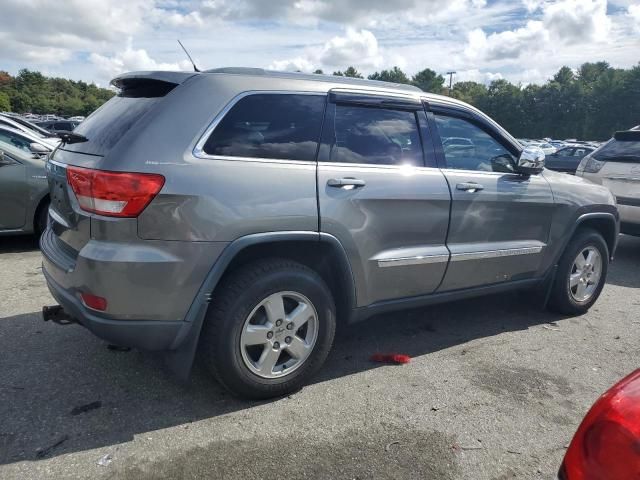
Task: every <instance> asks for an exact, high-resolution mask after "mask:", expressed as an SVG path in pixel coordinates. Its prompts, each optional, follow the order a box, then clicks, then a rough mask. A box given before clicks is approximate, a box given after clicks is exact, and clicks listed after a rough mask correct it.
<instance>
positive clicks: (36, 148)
mask: <svg viewBox="0 0 640 480" xmlns="http://www.w3.org/2000/svg"><path fill="white" fill-rule="evenodd" d="M29 150H31V153H35V154H36V155H46V154H47V153H49V149H48V148H47V147H45V146H44V145H40V144H39V143H35V142H34V143H31V144H30V145H29Z"/></svg>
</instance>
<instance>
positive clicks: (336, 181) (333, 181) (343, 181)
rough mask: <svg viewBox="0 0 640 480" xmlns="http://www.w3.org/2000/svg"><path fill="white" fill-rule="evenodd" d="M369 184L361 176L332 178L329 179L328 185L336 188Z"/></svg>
mask: <svg viewBox="0 0 640 480" xmlns="http://www.w3.org/2000/svg"><path fill="white" fill-rule="evenodd" d="M366 184H367V182H365V181H364V180H360V179H359V178H351V177H346V178H330V179H329V180H327V185H328V186H330V187H334V188H347V189H349V188H358V187H364V186H365V185H366Z"/></svg>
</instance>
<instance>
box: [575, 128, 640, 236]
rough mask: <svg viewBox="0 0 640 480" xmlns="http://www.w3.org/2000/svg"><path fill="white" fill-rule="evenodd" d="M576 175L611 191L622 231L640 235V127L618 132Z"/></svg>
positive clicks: (583, 163)
mask: <svg viewBox="0 0 640 480" xmlns="http://www.w3.org/2000/svg"><path fill="white" fill-rule="evenodd" d="M576 175H577V176H580V177H584V178H587V179H589V180H591V181H592V182H594V183H599V184H600V185H604V186H605V187H607V188H608V189H609V190H611V193H613V194H614V195H615V197H616V201H617V202H618V212H620V231H621V232H622V233H627V234H629V235H640V125H638V126H637V127H634V128H632V129H631V130H627V131H623V132H616V134H615V135H614V136H613V138H612V139H611V140H609V141H608V142H607V143H605V144H604V145H601V146H600V147H599V148H597V149H596V150H594V151H593V152H591V153H590V154H589V155H587V156H586V157H584V158H583V159H582V161H581V162H580V165H578V170H577V171H576Z"/></svg>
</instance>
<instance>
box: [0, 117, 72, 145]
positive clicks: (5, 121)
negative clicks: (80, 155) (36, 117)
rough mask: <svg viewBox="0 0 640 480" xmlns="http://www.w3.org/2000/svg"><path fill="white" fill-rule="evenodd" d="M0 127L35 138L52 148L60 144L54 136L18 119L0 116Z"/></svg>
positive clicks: (58, 139)
mask: <svg viewBox="0 0 640 480" xmlns="http://www.w3.org/2000/svg"><path fill="white" fill-rule="evenodd" d="M0 126H2V127H7V128H11V129H13V130H18V131H20V132H24V133H25V134H27V135H29V136H33V137H36V138H37V139H38V142H44V143H46V144H48V145H50V146H52V147H56V146H57V145H58V144H59V143H60V138H58V137H57V136H56V135H55V134H52V133H51V132H48V131H47V130H45V129H43V128H41V127H38V126H37V125H34V124H32V123H30V122H28V121H26V120H22V119H19V118H13V117H9V116H8V115H2V114H0Z"/></svg>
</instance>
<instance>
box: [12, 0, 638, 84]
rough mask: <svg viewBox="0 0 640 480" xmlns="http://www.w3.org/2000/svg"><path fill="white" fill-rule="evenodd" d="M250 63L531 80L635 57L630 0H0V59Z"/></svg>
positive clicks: (101, 78) (56, 65) (177, 65)
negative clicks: (393, 68) (431, 71)
mask: <svg viewBox="0 0 640 480" xmlns="http://www.w3.org/2000/svg"><path fill="white" fill-rule="evenodd" d="M177 38H180V39H181V40H182V41H183V43H184V44H185V45H186V46H187V48H188V49H189V50H190V51H191V54H192V56H193V57H194V58H195V60H196V63H197V64H198V66H199V67H200V68H201V69H205V68H214V67H220V66H257V67H268V68H275V69H280V70H302V71H313V70H315V69H316V68H321V69H323V70H324V71H325V72H332V71H334V70H337V69H344V68H346V67H347V66H349V65H354V66H356V67H357V68H358V69H359V70H361V71H363V72H364V73H371V72H373V71H375V70H379V69H381V68H386V67H391V66H393V65H398V66H400V67H401V68H403V69H404V70H405V71H407V72H408V73H411V74H412V73H415V72H416V71H418V70H421V69H422V68H425V67H429V68H432V69H434V70H436V71H438V72H440V73H444V72H446V71H448V70H456V71H457V72H458V74H457V76H456V78H457V79H458V80H476V81H482V82H488V81H490V80H492V79H494V78H506V79H508V80H511V81H513V82H522V83H532V82H533V83H540V82H543V81H544V80H546V79H547V78H548V77H549V76H550V75H552V74H553V73H554V72H555V71H556V70H557V69H558V68H559V67H561V66H562V65H568V66H570V67H577V66H578V65H580V64H581V63H582V62H585V61H598V60H605V61H607V62H609V63H610V64H611V65H613V66H617V67H630V66H632V65H635V64H637V63H638V62H639V61H640V0H610V1H608V2H607V1H605V0H559V1H551V0H549V1H543V0H510V1H507V0H335V1H334V0H55V1H54V0H2V9H1V15H0V70H8V71H9V72H10V73H14V74H15V73H16V72H17V71H18V70H19V69H20V68H25V67H26V68H30V69H36V70H40V71H42V72H43V73H45V74H47V75H55V76H62V77H67V78H73V79H82V80H86V81H92V82H96V83H97V84H99V85H103V86H104V85H106V84H107V83H108V81H109V79H110V78H111V77H113V76H114V75H116V74H118V73H120V72H122V71H130V70H150V69H183V70H185V69H190V64H189V63H188V62H186V61H185V56H184V54H183V53H182V51H181V50H180V48H179V46H178V44H177V42H176V39H177Z"/></svg>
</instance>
